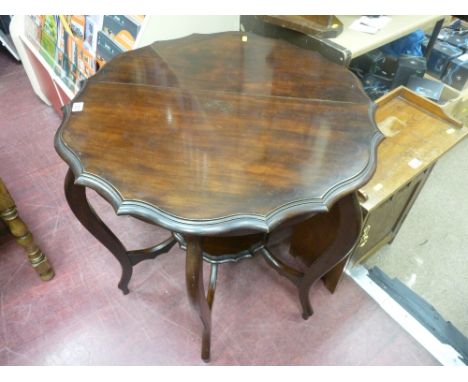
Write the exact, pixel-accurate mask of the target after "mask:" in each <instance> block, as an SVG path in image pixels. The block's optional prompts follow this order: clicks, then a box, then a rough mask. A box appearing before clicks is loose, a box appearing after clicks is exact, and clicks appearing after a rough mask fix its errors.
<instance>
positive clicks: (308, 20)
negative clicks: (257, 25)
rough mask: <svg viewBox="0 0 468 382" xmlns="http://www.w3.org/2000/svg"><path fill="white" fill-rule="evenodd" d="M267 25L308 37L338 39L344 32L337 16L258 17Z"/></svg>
mask: <svg viewBox="0 0 468 382" xmlns="http://www.w3.org/2000/svg"><path fill="white" fill-rule="evenodd" d="M257 17H258V18H259V19H261V20H263V21H266V22H267V23H270V24H274V25H278V26H280V27H282V28H287V29H292V30H294V31H296V32H301V33H304V34H308V35H315V36H318V37H321V38H332V37H337V36H338V35H339V34H340V33H341V32H342V31H343V24H342V23H341V21H340V20H338V19H337V18H336V16H325V15H309V16H292V15H289V16H273V15H271V16H270V15H268V16H266V15H265V16H257Z"/></svg>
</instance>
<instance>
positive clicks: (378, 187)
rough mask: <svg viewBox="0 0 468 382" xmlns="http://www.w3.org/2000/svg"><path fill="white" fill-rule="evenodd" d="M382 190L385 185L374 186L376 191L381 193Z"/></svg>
mask: <svg viewBox="0 0 468 382" xmlns="http://www.w3.org/2000/svg"><path fill="white" fill-rule="evenodd" d="M382 188H383V184H382V183H377V184H376V185H375V186H374V191H380V190H381V189H382Z"/></svg>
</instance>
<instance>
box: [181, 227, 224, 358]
mask: <svg viewBox="0 0 468 382" xmlns="http://www.w3.org/2000/svg"><path fill="white" fill-rule="evenodd" d="M186 242H187V257H186V265H185V267H186V282H187V292H188V296H189V300H190V303H191V305H192V306H193V308H194V309H195V310H196V311H197V313H198V315H199V316H200V319H201V321H202V323H203V339H202V353H201V356H202V359H203V360H204V361H205V362H208V361H209V360H210V345H211V306H212V304H213V299H214V292H215V286H216V271H217V265H216V264H214V265H215V267H213V266H212V268H211V276H210V286H209V288H208V298H207V297H205V287H204V285H203V250H202V247H203V238H201V237H198V236H186Z"/></svg>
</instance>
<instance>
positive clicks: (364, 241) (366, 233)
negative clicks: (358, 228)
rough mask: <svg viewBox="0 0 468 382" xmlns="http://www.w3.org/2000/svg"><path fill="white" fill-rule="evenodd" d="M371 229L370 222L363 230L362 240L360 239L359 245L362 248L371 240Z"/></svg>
mask: <svg viewBox="0 0 468 382" xmlns="http://www.w3.org/2000/svg"><path fill="white" fill-rule="evenodd" d="M370 229H371V226H370V224H368V225H366V226H365V227H364V229H363V231H362V236H361V240H360V241H359V247H360V248H362V247H364V246H365V245H366V244H367V241H368V240H369V231H370Z"/></svg>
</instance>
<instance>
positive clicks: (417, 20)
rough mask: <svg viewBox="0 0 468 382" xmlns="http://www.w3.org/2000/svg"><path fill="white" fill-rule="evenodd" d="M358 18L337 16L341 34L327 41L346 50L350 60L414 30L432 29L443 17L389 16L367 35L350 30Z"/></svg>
mask: <svg viewBox="0 0 468 382" xmlns="http://www.w3.org/2000/svg"><path fill="white" fill-rule="evenodd" d="M359 17H360V16H337V18H338V19H339V20H340V21H341V22H342V23H343V32H342V33H341V34H340V35H339V36H337V37H335V38H329V39H327V40H329V41H331V42H333V43H335V44H337V45H340V46H341V47H343V48H345V49H347V50H348V51H349V52H350V54H351V58H354V57H358V56H360V55H362V54H365V53H367V52H370V51H371V50H374V49H377V48H378V47H380V46H382V45H385V44H387V43H389V42H392V41H394V40H396V39H399V38H400V37H403V36H406V35H407V34H409V33H412V32H414V31H415V30H416V29H419V28H420V29H426V28H429V27H433V26H434V25H435V23H436V22H437V21H439V20H442V19H444V18H445V16H443V15H429V16H427V15H426V16H391V20H390V21H389V23H388V24H387V25H386V26H385V27H384V28H382V29H381V30H380V31H378V32H377V33H376V34H368V33H364V32H358V31H355V30H352V29H350V28H349V27H350V25H351V24H352V23H353V21H354V20H356V19H358V18H359Z"/></svg>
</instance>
